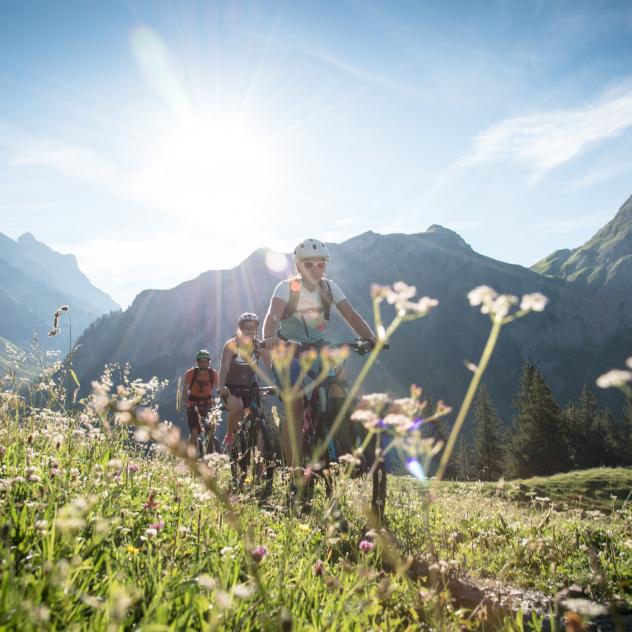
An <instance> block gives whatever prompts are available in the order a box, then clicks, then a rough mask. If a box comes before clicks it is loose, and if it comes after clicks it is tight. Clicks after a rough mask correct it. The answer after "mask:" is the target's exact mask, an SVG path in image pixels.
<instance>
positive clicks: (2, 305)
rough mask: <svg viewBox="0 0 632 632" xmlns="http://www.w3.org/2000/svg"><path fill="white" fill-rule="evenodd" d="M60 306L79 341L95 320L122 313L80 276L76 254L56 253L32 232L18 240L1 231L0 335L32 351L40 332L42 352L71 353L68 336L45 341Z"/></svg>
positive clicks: (83, 276)
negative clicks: (113, 312)
mask: <svg viewBox="0 0 632 632" xmlns="http://www.w3.org/2000/svg"><path fill="white" fill-rule="evenodd" d="M61 305H69V306H70V310H69V312H68V314H70V315H71V318H72V325H73V328H74V330H73V337H74V338H75V340H76V338H77V337H78V336H79V334H81V332H82V331H83V330H84V329H85V328H86V327H87V326H88V325H89V324H90V323H91V322H92V321H93V320H94V319H95V318H97V317H98V316H100V315H101V314H104V313H108V312H110V311H113V310H118V309H120V307H119V306H118V305H117V304H116V303H115V302H114V301H113V300H112V299H111V298H110V297H109V296H108V295H107V294H106V293H105V292H103V291H101V290H99V289H98V288H96V287H95V286H94V285H93V284H92V283H91V282H90V281H89V279H88V278H87V277H86V275H85V274H83V272H81V270H80V269H79V267H78V265H77V259H76V258H75V256H74V255H71V254H67V255H64V254H60V253H58V252H56V251H55V250H53V249H52V248H50V247H49V246H47V245H46V244H44V243H42V242H40V241H38V240H37V239H35V237H33V235H31V233H25V234H24V235H21V236H20V237H19V238H18V239H17V240H16V241H14V240H13V239H11V238H10V237H7V236H6V235H4V234H2V233H0V314H2V318H0V337H1V338H4V339H6V340H8V341H9V342H10V343H12V344H13V345H16V346H18V347H20V348H22V349H28V347H29V345H30V343H31V341H32V339H33V336H34V334H35V332H37V337H38V339H39V341H40V343H41V344H42V345H43V347H44V348H46V349H59V350H60V351H62V350H63V351H64V352H67V351H68V343H69V340H68V338H67V337H66V335H63V336H58V337H55V338H48V337H47V333H48V332H49V331H50V330H51V326H52V322H53V314H54V312H55V311H56V310H57V309H58V307H60V306H61ZM62 328H63V329H64V330H65V328H66V324H65V323H64V322H62Z"/></svg>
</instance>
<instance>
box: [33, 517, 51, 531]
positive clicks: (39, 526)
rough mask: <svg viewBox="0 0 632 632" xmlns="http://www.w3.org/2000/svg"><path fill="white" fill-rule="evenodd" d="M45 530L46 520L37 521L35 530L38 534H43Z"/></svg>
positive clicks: (46, 527) (46, 526)
mask: <svg viewBox="0 0 632 632" xmlns="http://www.w3.org/2000/svg"><path fill="white" fill-rule="evenodd" d="M46 529H48V520H38V521H37V522H36V523H35V530H36V531H39V532H40V533H45V532H46Z"/></svg>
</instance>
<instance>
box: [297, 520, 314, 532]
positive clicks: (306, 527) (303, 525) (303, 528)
mask: <svg viewBox="0 0 632 632" xmlns="http://www.w3.org/2000/svg"><path fill="white" fill-rule="evenodd" d="M298 529H299V531H302V532H303V533H309V532H310V531H311V530H312V529H311V527H310V526H309V525H308V524H306V523H305V522H301V523H299V525H298Z"/></svg>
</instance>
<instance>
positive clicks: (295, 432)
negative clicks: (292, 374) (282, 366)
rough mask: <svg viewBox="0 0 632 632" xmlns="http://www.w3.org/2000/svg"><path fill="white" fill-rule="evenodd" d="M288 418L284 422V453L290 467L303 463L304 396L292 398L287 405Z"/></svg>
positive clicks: (296, 466)
mask: <svg viewBox="0 0 632 632" xmlns="http://www.w3.org/2000/svg"><path fill="white" fill-rule="evenodd" d="M285 414H286V420H285V423H284V424H283V434H282V440H283V454H284V455H285V460H286V465H287V466H288V467H289V468H300V467H301V466H302V465H303V398H302V397H300V396H299V397H296V398H294V399H292V401H291V402H289V403H288V405H286V407H285Z"/></svg>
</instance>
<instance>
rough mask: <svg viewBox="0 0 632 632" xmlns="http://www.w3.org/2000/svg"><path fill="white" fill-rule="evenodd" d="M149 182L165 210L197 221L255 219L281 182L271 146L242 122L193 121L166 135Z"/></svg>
mask: <svg viewBox="0 0 632 632" xmlns="http://www.w3.org/2000/svg"><path fill="white" fill-rule="evenodd" d="M159 147H160V150H159V151H158V152H157V154H156V155H155V156H153V157H152V158H151V166H150V168H149V170H148V178H149V180H150V182H147V179H146V180H145V181H146V183H147V184H148V185H149V186H151V187H152V189H153V190H154V193H155V195H156V198H157V200H158V201H159V203H160V205H161V206H163V207H164V206H166V207H167V208H169V209H172V210H174V211H177V212H178V214H180V213H189V214H190V215H192V216H193V217H195V218H198V217H202V216H204V215H203V214H206V215H209V214H212V215H213V216H215V219H217V214H218V213H220V214H226V215H227V216H232V217H234V214H236V213H237V214H240V215H241V216H247V217H248V216H251V215H253V214H254V213H256V212H257V210H260V207H261V205H262V203H263V200H264V198H265V197H266V195H267V194H268V193H269V191H270V190H271V188H272V187H273V186H274V182H275V180H276V178H277V175H278V174H277V166H278V160H277V156H276V155H275V152H274V149H273V147H272V143H271V141H269V140H266V138H265V137H263V136H262V135H260V134H259V135H258V134H257V133H256V132H255V131H253V130H251V129H249V128H248V126H247V125H245V124H244V123H242V122H239V121H238V120H237V119H230V118H226V117H217V116H204V117H200V116H196V117H191V118H189V119H188V120H186V121H185V122H183V123H180V124H179V125H177V126H175V127H174V128H173V129H170V130H169V131H168V132H167V133H166V134H164V135H163V137H162V139H161V141H160V143H159Z"/></svg>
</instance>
